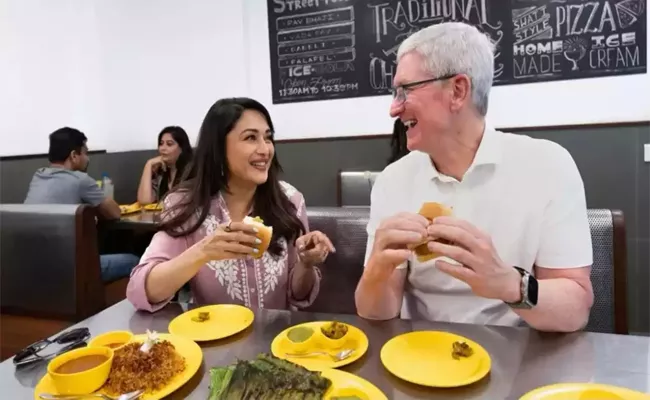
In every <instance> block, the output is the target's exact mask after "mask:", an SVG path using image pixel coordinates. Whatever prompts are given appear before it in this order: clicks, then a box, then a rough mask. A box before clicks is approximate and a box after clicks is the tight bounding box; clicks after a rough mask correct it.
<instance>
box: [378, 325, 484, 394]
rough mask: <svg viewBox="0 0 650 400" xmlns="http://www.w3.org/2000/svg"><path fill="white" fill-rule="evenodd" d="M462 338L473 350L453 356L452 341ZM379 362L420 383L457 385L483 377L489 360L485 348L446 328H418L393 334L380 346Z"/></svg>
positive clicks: (412, 381) (426, 384)
mask: <svg viewBox="0 0 650 400" xmlns="http://www.w3.org/2000/svg"><path fill="white" fill-rule="evenodd" d="M456 341H464V342H466V343H467V344H468V345H470V347H471V348H472V349H473V350H474V354H472V356H470V357H467V358H465V357H462V358H461V359H459V360H455V359H454V358H453V357H452V356H451V351H452V344H453V343H454V342H456ZM380 355H381V362H382V363H383V364H384V367H386V369H387V370H388V371H390V373H392V374H393V375H395V376H397V377H398V378H401V379H403V380H405V381H408V382H411V383H415V384H418V385H422V386H431V387H458V386H464V385H469V384H471V383H474V382H476V381H478V380H480V379H482V378H483V377H484V376H485V375H487V373H488V372H490V366H491V364H492V361H491V359H490V355H489V354H488V353H487V351H485V349H484V348H483V347H482V346H481V345H479V344H478V343H475V342H473V341H471V340H469V339H467V338H464V337H462V336H458V335H454V334H452V333H448V332H436V331H420V332H411V333H406V334H403V335H399V336H396V337H394V338H392V339H391V340H389V341H388V342H386V344H385V345H384V346H383V347H382V349H381V354H380Z"/></svg>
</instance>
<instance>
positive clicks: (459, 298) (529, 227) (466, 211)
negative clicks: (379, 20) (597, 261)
mask: <svg viewBox="0 0 650 400" xmlns="http://www.w3.org/2000/svg"><path fill="white" fill-rule="evenodd" d="M493 54H494V46H493V44H492V43H491V42H490V40H489V39H488V38H487V37H486V36H485V35H483V34H481V33H480V32H479V31H478V30H477V29H476V28H474V27H472V26H470V25H467V24H463V23H457V22H454V23H443V24H438V25H434V26H431V27H428V28H426V29H423V30H421V31H419V32H417V33H415V34H413V35H412V36H410V37H409V38H407V39H406V40H405V41H404V42H403V43H402V45H401V46H400V48H399V51H398V55H397V58H398V65H397V71H396V74H395V78H394V88H395V89H394V99H393V102H392V105H391V110H390V114H391V116H393V117H397V118H400V119H401V120H402V122H404V124H405V125H406V126H407V128H408V130H407V142H408V143H407V144H408V148H409V150H411V151H412V152H411V153H410V154H409V155H407V156H405V157H404V158H402V159H400V160H399V161H397V162H395V163H394V164H392V165H390V166H388V167H387V168H386V169H385V170H384V171H383V172H382V173H381V175H380V176H379V177H378V178H377V180H376V182H375V185H374V187H373V191H372V196H371V210H370V222H369V224H368V247H367V252H366V263H365V265H366V267H365V270H364V273H363V276H362V277H361V280H360V282H359V285H358V287H357V291H356V304H357V310H358V313H359V315H361V316H362V317H365V318H369V319H390V318H395V317H397V316H398V315H400V311H401V316H402V317H404V318H422V319H429V320H437V321H454V322H467V323H477V324H495V325H519V324H521V323H522V321H523V322H526V323H527V324H528V325H529V326H531V327H533V328H536V329H538V330H544V331H560V332H571V331H576V330H579V329H582V328H583V327H584V326H585V324H586V323H587V320H588V318H589V312H590V309H591V305H592V303H593V290H592V286H591V280H590V268H591V263H592V247H591V236H590V231H589V224H588V220H587V211H586V202H585V194H584V187H583V183H582V179H581V177H580V174H579V172H578V169H577V167H576V165H575V163H574V161H573V159H572V158H571V156H570V155H569V153H568V152H567V151H566V150H565V149H564V148H562V147H560V146H559V145H557V144H555V143H553V142H550V141H546V140H537V139H532V138H530V137H527V136H523V135H512V134H507V133H502V132H498V131H495V130H493V129H491V128H489V127H486V122H485V115H486V113H487V105H488V96H489V92H490V88H491V86H492V79H493V74H494V55H493ZM424 202H438V203H442V204H444V205H446V206H448V207H451V208H452V209H453V216H448V217H439V218H436V219H435V220H434V221H433V222H432V223H430V222H429V221H428V220H427V219H426V218H424V217H422V216H420V215H418V214H416V213H417V212H418V210H419V209H420V207H421V206H422V204H423V203H424ZM436 239H440V240H441V241H434V240H436ZM442 239H444V241H442ZM423 240H428V245H427V246H428V249H429V250H430V251H432V252H435V253H438V254H440V255H441V256H442V257H441V258H440V257H439V258H436V259H433V260H430V261H428V262H424V263H421V262H418V261H417V259H416V258H415V257H414V255H413V253H412V252H411V251H410V250H409V248H412V247H411V246H415V245H417V244H419V243H421V242H422V241H423ZM450 243H451V244H450Z"/></svg>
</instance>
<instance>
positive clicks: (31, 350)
mask: <svg viewBox="0 0 650 400" xmlns="http://www.w3.org/2000/svg"><path fill="white" fill-rule="evenodd" d="M89 338H90V330H89V329H88V328H77V329H72V330H70V331H68V332H63V333H62V334H60V335H59V336H57V337H55V338H54V339H51V340H50V339H45V340H40V341H38V342H36V343H33V344H30V345H29V346H27V347H25V348H24V349H22V350H20V351H19V352H18V353H17V354H16V355H15V356H14V360H13V361H14V365H16V366H17V367H18V366H23V365H27V364H32V363H35V362H39V361H47V360H50V359H52V358H54V357H56V356H58V355H60V354H63V353H66V352H68V351H70V350H73V349H76V348H80V347H85V346H86V341H87V340H88V339H89ZM52 344H58V345H60V346H63V347H61V348H59V349H58V350H57V351H51V352H47V353H46V354H40V353H41V352H44V350H45V349H46V348H47V347H49V346H50V345H52Z"/></svg>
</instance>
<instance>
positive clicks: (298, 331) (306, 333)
mask: <svg viewBox="0 0 650 400" xmlns="http://www.w3.org/2000/svg"><path fill="white" fill-rule="evenodd" d="M313 334H314V330H313V329H311V328H307V327H298V328H293V329H291V330H290V331H289V332H288V333H287V337H288V338H289V340H291V341H292V342H294V343H302V342H304V341H306V340H308V339H309V338H310V337H312V335H313Z"/></svg>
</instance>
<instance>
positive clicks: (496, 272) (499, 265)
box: [427, 217, 521, 303]
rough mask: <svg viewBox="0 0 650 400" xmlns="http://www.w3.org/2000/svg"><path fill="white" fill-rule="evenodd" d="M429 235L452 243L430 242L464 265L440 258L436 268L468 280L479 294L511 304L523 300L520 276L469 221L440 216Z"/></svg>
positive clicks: (489, 239)
mask: <svg viewBox="0 0 650 400" xmlns="http://www.w3.org/2000/svg"><path fill="white" fill-rule="evenodd" d="M427 232H428V236H429V237H430V238H434V239H446V240H449V241H451V242H453V245H449V244H443V243H438V242H429V244H428V247H429V250H431V251H433V252H436V253H439V254H441V255H443V256H446V257H449V258H451V259H452V260H455V261H457V262H458V263H460V264H462V265H454V264H450V263H448V262H445V261H442V260H437V261H436V267H437V268H438V269H440V270H441V271H443V272H445V273H447V274H449V275H451V276H453V277H454V278H456V279H460V280H461V281H463V282H465V283H467V284H468V285H469V286H470V287H471V289H472V291H473V292H474V294H476V295H477V296H481V297H485V298H489V299H499V300H502V301H505V302H508V303H516V302H519V301H521V292H520V283H521V275H520V274H519V272H517V270H516V269H514V268H513V267H512V266H510V265H506V264H505V263H504V262H503V261H502V260H501V258H499V255H498V254H497V251H496V249H495V248H494V245H493V244H492V239H491V238H490V237H489V236H488V235H487V234H485V233H483V232H481V231H480V230H479V229H478V228H476V227H475V226H474V225H472V224H470V223H469V222H467V221H463V220H460V219H458V218H454V217H438V218H436V219H435V220H434V221H433V223H432V224H431V225H429V226H428V228H427Z"/></svg>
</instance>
